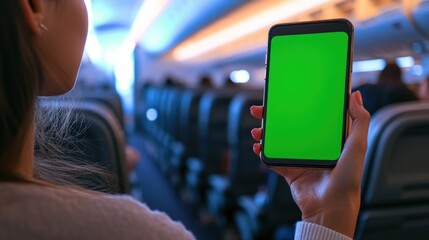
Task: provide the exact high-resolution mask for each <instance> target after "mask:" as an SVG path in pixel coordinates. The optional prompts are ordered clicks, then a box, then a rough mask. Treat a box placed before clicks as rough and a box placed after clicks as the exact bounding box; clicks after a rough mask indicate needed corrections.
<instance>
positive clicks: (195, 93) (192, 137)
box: [178, 89, 207, 157]
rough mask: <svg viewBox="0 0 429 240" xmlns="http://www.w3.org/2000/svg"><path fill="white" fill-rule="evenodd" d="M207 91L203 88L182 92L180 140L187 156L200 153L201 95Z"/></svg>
mask: <svg viewBox="0 0 429 240" xmlns="http://www.w3.org/2000/svg"><path fill="white" fill-rule="evenodd" d="M206 91H207V90H203V89H187V90H184V92H183V93H182V101H181V102H180V113H179V125H180V132H179V135H178V140H179V142H181V143H182V144H183V145H184V146H185V155H186V157H189V156H197V155H198V142H199V141H198V117H199V111H200V108H199V105H200V100H201V97H202V96H203V94H204V93H205V92H206Z"/></svg>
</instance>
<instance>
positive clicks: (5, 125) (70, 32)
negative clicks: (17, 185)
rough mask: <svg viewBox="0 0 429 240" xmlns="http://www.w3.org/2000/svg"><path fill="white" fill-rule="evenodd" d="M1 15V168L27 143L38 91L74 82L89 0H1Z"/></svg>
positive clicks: (67, 86) (44, 92) (50, 90)
mask: <svg viewBox="0 0 429 240" xmlns="http://www.w3.org/2000/svg"><path fill="white" fill-rule="evenodd" d="M0 18H1V21H0V44H1V50H0V133H1V134H0V170H1V169H6V168H7V167H10V165H13V163H12V162H8V160H6V159H13V158H14V157H16V156H15V155H13V154H17V152H16V151H19V150H20V149H21V147H22V143H23V139H24V137H25V136H24V135H25V133H26V132H27V131H28V130H29V126H31V122H32V118H33V115H34V105H35V100H36V96H37V95H58V94H62V93H65V92H67V91H69V90H70V89H71V88H72V87H73V85H74V83H75V79H76V75H77V71H78V68H79V65H80V60H81V57H82V52H83V48H84V44H85V39H86V33H87V16H86V10H85V4H84V1H83V0H1V1H0ZM42 26H46V27H47V30H46V29H43V28H42ZM10 161H12V160H10Z"/></svg>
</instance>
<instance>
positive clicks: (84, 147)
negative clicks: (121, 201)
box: [35, 98, 129, 193]
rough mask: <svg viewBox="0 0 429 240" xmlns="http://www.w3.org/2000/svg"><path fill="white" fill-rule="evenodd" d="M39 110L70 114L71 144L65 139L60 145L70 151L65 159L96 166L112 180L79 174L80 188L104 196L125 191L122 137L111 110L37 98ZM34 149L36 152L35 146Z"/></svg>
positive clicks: (83, 173) (126, 188)
mask: <svg viewBox="0 0 429 240" xmlns="http://www.w3.org/2000/svg"><path fill="white" fill-rule="evenodd" d="M39 107H41V108H42V109H45V110H46V109H54V111H55V112H57V113H58V114H62V113H64V114H71V119H73V121H74V122H72V125H71V129H72V131H71V133H72V134H73V136H71V137H72V139H73V142H69V138H67V142H64V143H63V144H62V145H61V146H62V147H65V148H66V149H67V153H69V152H70V155H69V156H71V157H72V158H74V159H76V161H77V162H76V163H77V164H79V162H83V163H89V164H92V165H96V166H99V167H101V168H103V169H105V170H106V171H107V173H109V174H111V176H113V177H114V178H116V181H112V180H111V179H108V178H106V179H104V178H103V177H101V178H100V177H96V176H94V175H91V174H86V173H85V172H82V173H79V176H77V177H78V178H79V179H83V182H84V184H83V187H85V188H90V189H97V190H99V191H103V192H108V193H127V192H129V182H128V177H127V175H126V174H125V169H124V166H125V161H126V156H125V136H124V133H123V131H122V128H121V126H120V124H119V122H118V120H117V119H116V116H115V115H114V113H113V112H112V111H111V109H109V108H108V107H107V106H105V105H103V104H100V103H97V102H80V101H74V100H70V99H66V100H64V99H55V98H41V100H40V106H39ZM57 119H58V120H59V119H61V118H57ZM59 124H61V123H59ZM45 127H46V128H49V127H50V126H45ZM52 137H56V136H52ZM35 149H36V151H37V146H36V148H35ZM73 161H74V160H73Z"/></svg>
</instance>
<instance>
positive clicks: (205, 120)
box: [198, 89, 236, 174]
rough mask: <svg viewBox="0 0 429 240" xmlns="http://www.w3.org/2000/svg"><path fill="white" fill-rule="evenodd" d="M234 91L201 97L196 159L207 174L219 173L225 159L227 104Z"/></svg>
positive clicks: (209, 93) (207, 94)
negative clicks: (198, 159)
mask: <svg viewBox="0 0 429 240" xmlns="http://www.w3.org/2000/svg"><path fill="white" fill-rule="evenodd" d="M235 94H236V91H231V90H224V89H222V90H218V91H209V92H207V93H205V94H204V96H202V98H201V101H200V106H199V117H198V136H199V137H198V139H199V153H198V157H199V158H200V159H201V161H202V162H203V164H204V171H205V172H206V173H207V174H211V173H219V172H220V170H221V166H222V164H223V163H222V160H226V159H227V155H228V152H227V151H228V142H227V122H228V117H227V116H228V110H229V103H230V102H231V99H232V97H233V96H234V95H235Z"/></svg>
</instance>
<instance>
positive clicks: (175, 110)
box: [161, 88, 183, 180]
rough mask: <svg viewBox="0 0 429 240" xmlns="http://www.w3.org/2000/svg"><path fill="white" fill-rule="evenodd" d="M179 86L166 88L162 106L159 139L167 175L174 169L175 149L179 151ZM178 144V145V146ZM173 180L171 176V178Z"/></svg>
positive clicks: (180, 94)
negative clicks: (160, 134)
mask: <svg viewBox="0 0 429 240" xmlns="http://www.w3.org/2000/svg"><path fill="white" fill-rule="evenodd" d="M182 91H183V90H182V89H181V88H169V89H168V90H167V93H168V96H166V100H165V105H164V107H163V114H162V115H161V117H162V118H163V119H162V120H163V122H164V126H163V132H164V134H163V135H162V139H161V143H162V144H161V148H162V155H161V156H162V157H161V158H162V169H163V170H164V171H165V172H166V173H167V174H168V175H169V176H172V175H171V173H172V172H173V171H174V167H173V163H172V161H174V156H175V153H174V152H175V151H180V150H179V149H180V145H179V142H178V138H179V136H178V135H179V131H180V125H179V121H178V119H179V111H180V105H181V99H182ZM178 145H179V146H178ZM171 180H173V178H172V179H171Z"/></svg>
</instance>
